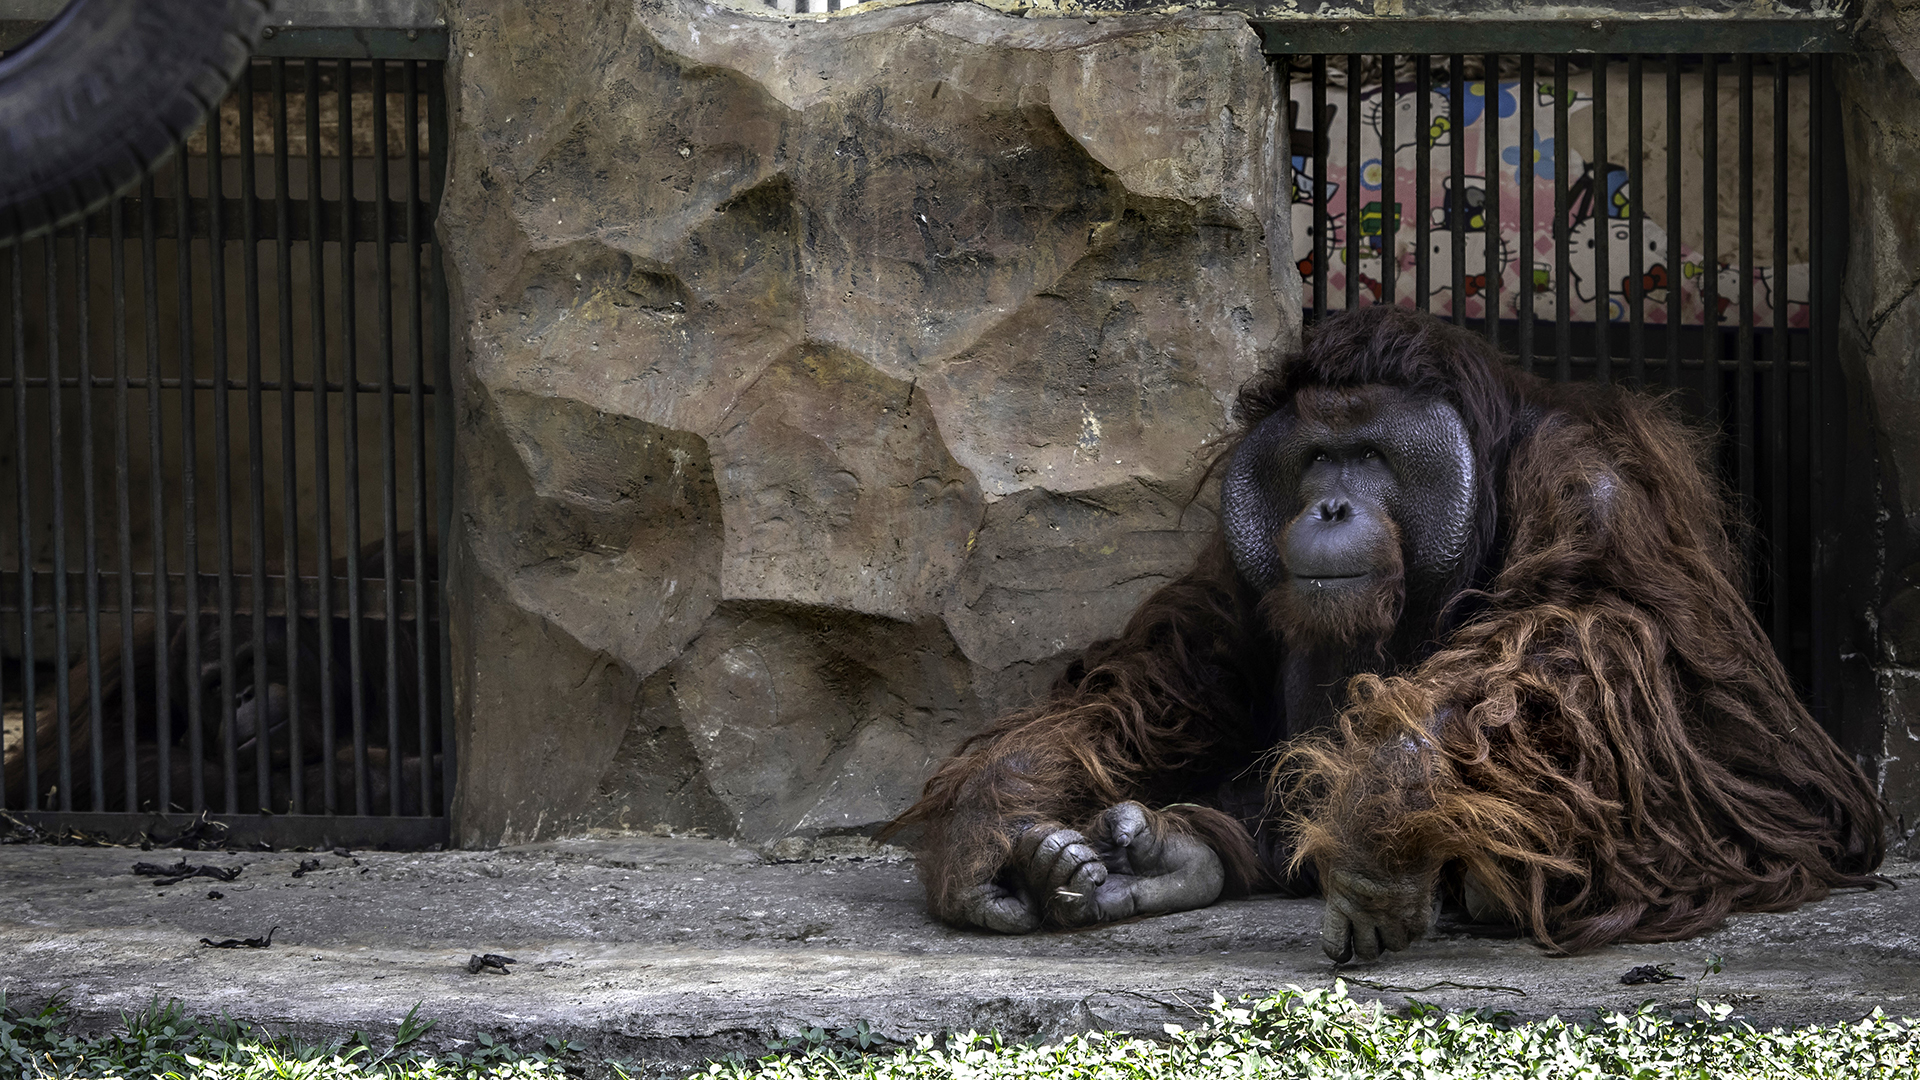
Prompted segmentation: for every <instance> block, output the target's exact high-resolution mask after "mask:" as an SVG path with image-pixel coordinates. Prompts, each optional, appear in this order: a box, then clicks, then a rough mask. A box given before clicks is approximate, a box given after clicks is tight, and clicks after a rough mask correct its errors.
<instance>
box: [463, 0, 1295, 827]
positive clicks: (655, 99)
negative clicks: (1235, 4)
mask: <svg viewBox="0 0 1920 1080" xmlns="http://www.w3.org/2000/svg"><path fill="white" fill-rule="evenodd" d="M449 16H450V18H449V22H450V25H451V28H452V32H453V40H454V43H455V44H454V64H453V65H451V70H450V72H449V79H450V84H451V85H452V86H453V87H455V88H456V93H457V98H456V102H455V109H454V117H453V120H454V132H453V140H454V141H453V147H452V155H451V163H450V173H449V180H448V190H447V195H446V204H445V210H444V212H443V214H442V216H441V218H440V224H439V228H440V235H441V237H442V239H443V242H444V243H445V245H446V253H447V268H448V275H449V278H450V280H451V286H452V291H453V296H454V313H453V323H454V338H455V342H456V357H455V361H454V365H455V372H456V382H457V384H458V386H457V390H458V394H459V398H458V400H459V434H458V437H459V439H460V466H459V471H458V476H457V477H456V484H457V487H456V492H457V495H456V497H457V499H458V506H459V507H460V508H461V513H460V520H459V523H458V526H457V536H456V537H455V564H454V566H453V567H452V577H453V580H452V583H451V588H452V589H453V590H454V591H453V593H452V596H453V598H454V604H453V609H454V612H455V623H454V625H453V627H452V633H453V635H454V644H455V648H454V655H455V657H456V658H457V664H458V667H457V670H456V675H455V681H456V701H457V711H458V715H459V717H460V724H461V731H460V733H459V736H460V739H459V745H460V747H461V751H462V756H461V759H460V762H459V769H460V794H459V802H458V805H457V806H456V810H455V814H456V834H455V835H456V839H457V841H458V842H460V843H462V844H466V845H488V844H496V843H505V842H512V841H525V840H533V839H537V838H540V837H545V836H551V835H556V834H563V833H569V832H578V831H581V830H584V829H589V828H609V829H618V830H649V829H656V828H661V827H665V828H670V829H673V830H676V831H695V830H707V831H711V832H713V833H715V834H719V835H727V836H739V837H741V838H743V839H747V840H753V841H766V840H772V839H777V838H780V837H785V836H790V835H801V836H817V835H826V834H832V833H842V832H853V833H859V832H868V831H871V830H872V829H874V828H875V827H876V826H877V825H878V824H879V823H881V822H884V821H886V820H887V819H888V818H890V817H891V816H892V815H893V814H895V813H896V812H898V811H899V810H900V809H902V808H904V807H905V806H906V805H907V804H908V803H909V802H910V801H911V799H912V797H913V796H914V795H915V793H916V792H917V791H918V788H919V786H920V784H921V783H922V782H923V781H924V779H925V777H926V775H927V774H928V772H929V771H930V770H931V768H932V767H933V765H934V764H935V763H936V762H937V761H938V760H939V759H941V758H942V757H944V756H945V755H946V754H947V753H949V752H950V751H951V750H952V749H953V747H954V746H956V745H957V744H958V743H959V742H960V741H961V740H962V739H964V738H965V737H966V736H967V735H969V734H970V733H972V732H973V731H975V730H977V729H978V728H979V727H980V726H981V725H982V724H983V723H984V722H985V721H986V720H988V719H989V718H991V717H992V716H993V715H995V714H997V713H999V712H1001V711H1004V710H1006V709H1009V708H1013V707H1017V706H1019V705H1021V704H1023V703H1025V702H1027V701H1030V700H1031V699H1032V698H1033V696H1034V695H1036V694H1037V693H1039V692H1041V691H1042V690H1043V689H1044V688H1045V686H1046V685H1047V683H1048V682H1050V681H1051V680H1052V679H1053V678H1054V677H1055V675H1057V673H1058V672H1059V671H1060V669H1061V668H1062V667H1063V666H1064V665H1065V663H1066V662H1067V660H1068V659H1069V658H1070V657H1071V656H1073V655H1074V654H1075V653H1076V652H1077V651H1078V650H1079V649H1081V648H1083V647H1084V646H1085V645H1086V644H1087V643H1088V642H1090V641H1092V640H1094V639H1095V638H1097V637H1100V636H1103V635H1105V634H1110V633H1112V632H1114V631H1115V630H1117V629H1118V627H1119V626H1120V624H1121V623H1122V621H1123V620H1124V619H1125V616H1126V614H1127V612H1128V611H1129V610H1131V609H1132V608H1133V607H1134V606H1135V605H1136V604H1137V603H1138V602H1139V600H1140V599H1141V598H1142V597H1143V596H1145V595H1146V593H1147V592H1149V591H1150V590H1152V589H1153V588H1154V587H1156V586H1157V585H1159V584H1161V583H1163V582H1165V581H1167V580H1169V579H1170V577H1172V576H1174V575H1176V574H1178V573H1179V572H1180V571H1181V570H1182V569H1183V568H1184V567H1185V566H1186V565H1187V564H1188V563H1189V562H1190V561H1191V559H1192V556H1193V553H1194V551H1195V549H1196V547H1197V545H1198V542H1199V540H1200V539H1201V538H1202V537H1203V536H1204V535H1205V534H1206V532H1207V531H1208V530H1209V529H1210V527H1211V522H1212V509H1211V506H1210V504H1209V503H1208V501H1207V499H1206V497H1205V496H1204V495H1203V496H1202V497H1201V498H1200V499H1199V500H1198V501H1193V497H1194V492H1195V489H1196V485H1197V483H1198V481H1199V478H1200V475H1201V472H1202V469H1203V468H1204V464H1205V462H1206V460H1207V458H1208V456H1209V450H1208V447H1209V445H1210V444H1211V443H1212V442H1213V441H1214V440H1216V439H1217V438H1218V437H1219V436H1220V435H1222V434H1223V433H1224V431H1225V430H1226V424H1227V412H1228V408H1229V405H1230V403H1231V397H1232V394H1233V392H1234V390H1235V389H1236V388H1237V387H1238V385H1239V384H1240V383H1241V382H1242V381H1243V380H1244V379H1245V378H1246V377H1247V376H1248V375H1250V374H1251V373H1252V372H1253V371H1254V370H1255V369H1256V368H1257V367H1258V366H1259V364H1260V363H1261V361H1262V360H1263V358H1265V357H1266V356H1268V355H1269V354H1270V352H1271V351H1272V350H1273V349H1275V348H1276V347H1277V346H1279V345H1282V344H1284V343H1286V342H1287V341H1288V340H1290V339H1291V335H1292V334H1293V333H1294V332H1295V331H1296V330H1297V327H1298V325H1299V317H1298V299H1297V293H1296V292H1295V291H1293V290H1294V289H1295V284H1294V282H1293V275H1292V274H1291V273H1285V274H1273V273H1270V268H1271V267H1273V266H1279V267H1282V268H1286V269H1287V270H1289V271H1290V270H1291V263H1292V257H1291V254H1290V253H1289V252H1288V251H1287V250H1286V244H1287V238H1286V235H1287V233H1286V229H1285V228H1284V227H1283V226H1284V223H1285V220H1286V219H1285V218H1284V217H1283V216H1279V215H1278V214H1275V213H1274V211H1275V210H1276V208H1279V209H1283V208H1284V207H1283V206H1282V205H1281V204H1280V202H1279V199H1280V198H1281V197H1282V193H1283V192H1284V191H1285V188H1284V187H1282V186H1280V185H1278V184H1277V183H1276V182H1275V181H1274V179H1273V170H1274V160H1273V159H1272V158H1271V157H1269V156H1267V155H1270V154H1271V153H1272V151H1273V148H1274V140H1273V139H1272V137H1271V132H1270V130H1269V128H1270V125H1271V124H1272V122H1273V120H1274V113H1273V108H1272V106H1273V101H1274V96H1273V88H1272V85H1271V82H1270V75H1269V73H1268V69H1267V65H1266V63H1265V61H1264V59H1263V58H1262V56H1261V55H1260V52H1259V48H1258V44H1257V40H1256V38H1255V36H1254V34H1253V32H1252V31H1251V30H1250V29H1249V28H1248V26H1247V23H1246V20H1245V18H1244V17H1243V16H1238V15H1210V14H1194V13H1187V14H1175V15H1132V16H1122V17H1115V18H1102V19H1100V20H1098V21H1093V20H1083V19H1079V18H1071V19H1067V18H1061V19H1047V20H1037V19H1023V18H1019V17H1015V16H1010V15H1006V14H1001V13H997V12H994V11H990V10H987V9H985V8H982V7H976V6H972V5H966V4H927V5H915V6H907V7H895V8H889V9H885V10H877V11H861V12H851V13H848V14H847V15H844V16H837V17H835V18H832V19H827V20H812V21H809V20H798V21H787V20H785V19H779V18H766V17H761V16H755V15H751V14H747V13H743V12H740V11H737V10H734V11H729V10H725V9H716V8H711V7H706V6H703V5H700V4H697V3H681V2H674V0H641V2H638V3H634V2H627V3H615V2H607V0H602V2H596V3H579V4H565V5H560V4H545V5H542V4H524V3H515V2H509V0H460V2H458V3H455V4H451V5H449ZM1270 217H1271V218H1272V219H1273V220H1274V222H1277V223H1278V224H1279V225H1280V226H1282V227H1270V221H1269V218H1270ZM1270 245H1272V249H1271V250H1270Z"/></svg>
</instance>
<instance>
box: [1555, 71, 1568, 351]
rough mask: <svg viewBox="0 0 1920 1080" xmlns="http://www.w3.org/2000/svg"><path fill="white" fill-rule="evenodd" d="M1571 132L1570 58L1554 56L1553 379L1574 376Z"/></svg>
mask: <svg viewBox="0 0 1920 1080" xmlns="http://www.w3.org/2000/svg"><path fill="white" fill-rule="evenodd" d="M1568 134H1570V132H1569V129H1568V127H1567V58H1566V56H1565V55H1564V54H1562V55H1559V56H1555V57H1554V58H1553V138H1554V150H1553V158H1554V161H1553V301H1554V305H1553V352H1554V361H1555V362H1554V369H1553V378H1554V381H1556V382H1566V381H1568V380H1569V379H1571V378H1573V366H1572V360H1573V329H1572V319H1573V312H1572V311H1570V310H1568V309H1569V308H1570V307H1571V306H1572V303H1573V298H1572V293H1571V291H1570V290H1569V289H1568V285H1570V284H1571V282H1569V281H1568V280H1567V279H1568V277H1569V276H1571V275H1570V271H1571V268H1572V261H1571V258H1570V256H1571V255H1572V252H1571V250H1570V249H1571V248H1572V246H1573V243H1572V238H1571V237H1570V236H1569V235H1568V221H1567V158H1568V156H1569V153H1568V147H1569V140H1568V138H1567V136H1568Z"/></svg>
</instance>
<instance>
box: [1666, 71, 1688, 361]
mask: <svg viewBox="0 0 1920 1080" xmlns="http://www.w3.org/2000/svg"><path fill="white" fill-rule="evenodd" d="M1682 142H1683V140H1682V139H1681V138H1680V56H1679V55H1678V54H1672V55H1669V56H1668V57H1667V387H1668V388H1669V389H1679V386H1680V323H1681V320H1682V319H1683V318H1684V317H1685V311H1686V309H1685V307H1684V306H1683V300H1684V296H1683V295H1682V294H1683V293H1684V292H1685V289H1684V288H1683V286H1684V285H1685V283H1686V272H1685V271H1686V264H1685V263H1684V261H1683V260H1682V259H1681V246H1682V245H1683V243H1684V241H1683V240H1682V234H1681V232H1680V222H1681V213H1680V206H1681V204H1682V203H1684V202H1685V201H1686V196H1685V194H1684V193H1683V192H1682V191H1681V185H1680V150H1681V144H1682Z"/></svg>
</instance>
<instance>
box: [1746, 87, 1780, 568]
mask: <svg viewBox="0 0 1920 1080" xmlns="http://www.w3.org/2000/svg"><path fill="white" fill-rule="evenodd" d="M1737 70H1738V72H1739V78H1740V105H1739V126H1740V130H1739V135H1738V139H1739V146H1738V154H1739V162H1738V170H1739V174H1740V175H1739V184H1738V186H1739V192H1738V198H1739V206H1740V223H1739V226H1738V228H1737V230H1736V234H1735V235H1736V240H1735V242H1736V244H1737V245H1738V248H1739V250H1738V254H1737V256H1736V258H1737V260H1738V262H1739V266H1740V282H1739V284H1738V286H1737V288H1736V291H1735V296H1736V297H1737V298H1738V303H1739V309H1740V314H1739V318H1740V321H1739V325H1738V328H1737V329H1736V330H1735V345H1734V350H1735V353H1734V355H1735V359H1736V361H1737V364H1738V367H1737V375H1736V377H1737V379H1738V382H1737V383H1736V384H1735V389H1734V412H1735V417H1734V430H1735V431H1736V432H1737V433H1738V435H1737V441H1736V442H1735V444H1734V445H1735V447H1736V450H1737V454H1738V469H1737V475H1738V477H1739V484H1740V505H1741V507H1742V508H1743V509H1744V510H1745V511H1746V512H1748V513H1751V512H1752V510H1753V506H1754V501H1753V500H1754V494H1755V492H1754V484H1755V480H1754V445H1753V444H1754V430H1753V422H1754V412H1753V407H1754V406H1753V391H1754V386H1753V378H1754V375H1753V55H1752V54H1751V53H1742V54H1740V59H1739V63H1738V67H1737ZM1777 225H1778V227H1780V228H1785V227H1786V223H1785V222H1779V223H1777ZM1748 554H1749V555H1751V554H1752V553H1751V552H1749V553H1748Z"/></svg>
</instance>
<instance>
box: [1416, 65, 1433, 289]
mask: <svg viewBox="0 0 1920 1080" xmlns="http://www.w3.org/2000/svg"><path fill="white" fill-rule="evenodd" d="M1413 95H1414V98H1413V100H1414V106H1413V111H1414V112H1413V119H1414V131H1413V145H1414V147H1415V152H1414V167H1413V207H1414V215H1413V248H1414V251H1416V252H1418V255H1416V256H1415V258H1414V260H1413V306H1414V307H1416V308H1418V309H1419V310H1421V311H1431V310H1433V253H1432V252H1431V251H1429V250H1428V248H1429V247H1431V246H1432V244H1433V235H1432V234H1433V222H1432V220H1431V216H1430V215H1429V214H1428V213H1427V207H1429V206H1432V205H1433V144H1432V142H1431V141H1430V140H1431V139H1432V138H1433V57H1431V56H1429V55H1427V54H1426V53H1425V52H1422V53H1421V54H1420V55H1419V56H1416V57H1414V60H1413Z"/></svg>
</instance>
